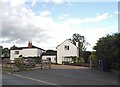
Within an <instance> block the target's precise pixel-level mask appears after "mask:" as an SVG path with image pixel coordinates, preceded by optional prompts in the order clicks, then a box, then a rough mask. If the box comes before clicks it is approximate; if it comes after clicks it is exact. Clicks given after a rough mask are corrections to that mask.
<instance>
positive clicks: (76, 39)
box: [69, 33, 88, 61]
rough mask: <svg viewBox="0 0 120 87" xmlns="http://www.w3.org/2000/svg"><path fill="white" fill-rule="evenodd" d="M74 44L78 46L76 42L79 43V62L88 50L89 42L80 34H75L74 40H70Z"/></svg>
mask: <svg viewBox="0 0 120 87" xmlns="http://www.w3.org/2000/svg"><path fill="white" fill-rule="evenodd" d="M69 40H71V41H72V42H73V44H75V45H77V44H76V42H78V50H79V60H78V61H80V60H81V57H82V56H83V52H84V51H85V50H86V47H87V45H88V42H86V40H85V37H84V36H82V35H80V34H77V33H75V34H73V36H72V39H69Z"/></svg>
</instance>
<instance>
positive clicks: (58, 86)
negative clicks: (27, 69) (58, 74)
mask: <svg viewBox="0 0 120 87" xmlns="http://www.w3.org/2000/svg"><path fill="white" fill-rule="evenodd" d="M7 73H8V74H11V75H14V76H18V77H21V78H25V79H29V80H33V81H37V82H42V83H45V84H48V85H54V86H57V87H62V86H60V85H58V84H54V83H51V82H46V81H43V80H38V79H34V78H30V77H25V76H22V75H18V74H12V73H10V72H7Z"/></svg>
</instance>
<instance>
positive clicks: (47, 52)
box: [41, 51, 57, 56]
mask: <svg viewBox="0 0 120 87" xmlns="http://www.w3.org/2000/svg"><path fill="white" fill-rule="evenodd" d="M46 55H50V56H53V55H55V56H56V55H57V51H46V52H43V53H42V54H41V56H46Z"/></svg>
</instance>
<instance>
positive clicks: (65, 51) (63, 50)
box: [57, 40, 79, 64]
mask: <svg viewBox="0 0 120 87" xmlns="http://www.w3.org/2000/svg"><path fill="white" fill-rule="evenodd" d="M76 44H77V43H76ZM77 46H78V45H77ZM77 46H76V45H74V44H73V43H72V42H71V41H70V40H65V41H64V42H62V43H61V44H60V45H58V46H57V63H58V64H62V63H63V62H65V61H69V62H70V61H72V58H70V57H71V56H76V57H78V56H79V52H78V47H77Z"/></svg>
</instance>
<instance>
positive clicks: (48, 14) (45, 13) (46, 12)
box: [40, 10, 52, 16]
mask: <svg viewBox="0 0 120 87" xmlns="http://www.w3.org/2000/svg"><path fill="white" fill-rule="evenodd" d="M51 14H52V13H51V12H49V11H47V10H46V11H42V12H40V15H41V16H50V15H51Z"/></svg>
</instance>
